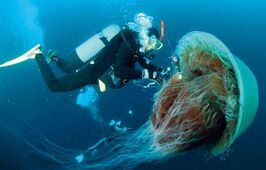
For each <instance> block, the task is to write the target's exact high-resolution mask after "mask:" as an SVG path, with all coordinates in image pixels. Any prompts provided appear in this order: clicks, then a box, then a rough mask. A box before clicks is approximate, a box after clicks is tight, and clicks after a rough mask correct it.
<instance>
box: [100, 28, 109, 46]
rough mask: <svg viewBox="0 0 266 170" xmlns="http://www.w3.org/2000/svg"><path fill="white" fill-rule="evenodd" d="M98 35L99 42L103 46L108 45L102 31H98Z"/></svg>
mask: <svg viewBox="0 0 266 170" xmlns="http://www.w3.org/2000/svg"><path fill="white" fill-rule="evenodd" d="M98 35H99V36H100V40H101V41H102V42H103V43H104V45H106V46H107V45H108V44H109V41H108V40H107V38H106V37H105V36H104V34H103V32H102V31H99V32H98Z"/></svg>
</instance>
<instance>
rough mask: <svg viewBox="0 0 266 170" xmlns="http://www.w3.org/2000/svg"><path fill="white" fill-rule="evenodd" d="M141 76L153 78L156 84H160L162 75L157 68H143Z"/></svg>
mask: <svg viewBox="0 0 266 170" xmlns="http://www.w3.org/2000/svg"><path fill="white" fill-rule="evenodd" d="M142 78H143V79H150V80H153V81H155V82H156V83H157V84H161V83H162V81H163V75H162V74H160V73H159V72H158V71H157V70H149V69H143V71H142Z"/></svg>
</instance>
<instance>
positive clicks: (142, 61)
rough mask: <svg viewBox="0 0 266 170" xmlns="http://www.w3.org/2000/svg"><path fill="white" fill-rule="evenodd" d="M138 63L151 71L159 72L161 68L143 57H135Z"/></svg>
mask: <svg viewBox="0 0 266 170" xmlns="http://www.w3.org/2000/svg"><path fill="white" fill-rule="evenodd" d="M135 58H136V61H137V62H138V63H139V64H140V65H141V66H142V67H143V68H146V69H149V70H158V69H159V68H160V67H158V66H156V65H154V64H151V63H148V62H147V60H146V59H145V58H144V57H143V56H141V55H135Z"/></svg>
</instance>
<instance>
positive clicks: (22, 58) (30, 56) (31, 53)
mask: <svg viewBox="0 0 266 170" xmlns="http://www.w3.org/2000/svg"><path fill="white" fill-rule="evenodd" d="M40 47H41V45H40V44H37V45H36V46H34V47H33V48H32V49H30V50H29V51H27V52H26V53H25V54H23V55H21V56H19V57H17V58H15V59H13V60H10V61H7V62H5V63H3V64H1V65H0V67H8V66H12V65H15V64H18V63H21V62H24V61H26V60H29V59H34V58H35V53H34V52H35V51H36V50H37V49H38V48H40Z"/></svg>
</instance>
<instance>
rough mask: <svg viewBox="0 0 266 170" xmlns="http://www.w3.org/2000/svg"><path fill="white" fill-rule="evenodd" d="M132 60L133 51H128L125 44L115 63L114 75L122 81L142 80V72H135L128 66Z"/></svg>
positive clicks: (121, 47)
mask: <svg viewBox="0 0 266 170" xmlns="http://www.w3.org/2000/svg"><path fill="white" fill-rule="evenodd" d="M130 60H132V54H131V51H130V50H129V49H128V47H127V45H126V44H125V43H123V44H121V46H120V48H119V52H118V53H117V58H116V60H115V62H114V65H113V67H114V74H115V76H116V77H119V78H122V79H140V78H142V71H140V70H135V69H133V68H130V67H128V66H127V65H126V64H127V63H128V61H130Z"/></svg>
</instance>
